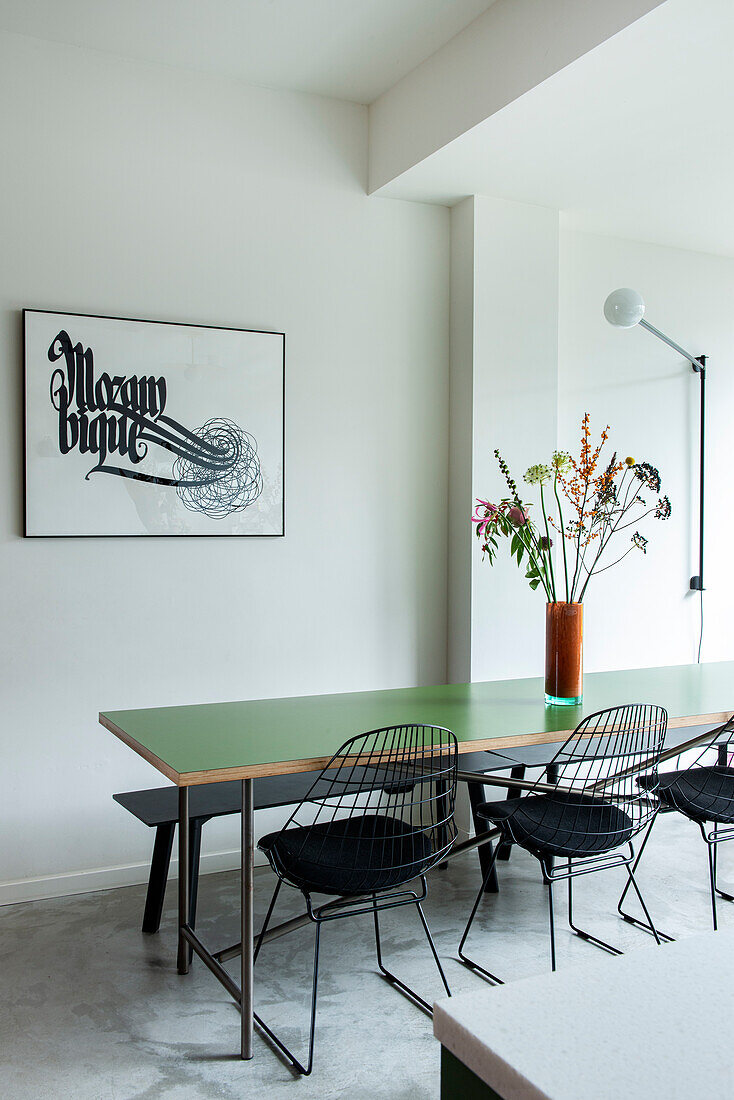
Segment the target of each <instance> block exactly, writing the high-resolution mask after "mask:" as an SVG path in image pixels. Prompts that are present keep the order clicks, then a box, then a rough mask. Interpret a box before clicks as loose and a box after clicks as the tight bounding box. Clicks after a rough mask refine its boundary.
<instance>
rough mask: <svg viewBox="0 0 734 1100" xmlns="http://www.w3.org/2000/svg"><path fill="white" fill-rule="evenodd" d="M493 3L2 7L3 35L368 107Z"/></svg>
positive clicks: (314, 0)
mask: <svg viewBox="0 0 734 1100" xmlns="http://www.w3.org/2000/svg"><path fill="white" fill-rule="evenodd" d="M492 2H493V0H0V29H3V30H6V31H14V32H16V33H18V34H27V35H32V36H34V37H36V38H44V39H47V40H48V41H51V42H63V43H66V44H67V45H72V46H85V47H88V48H89V49H93V50H101V51H103V52H105V53H111V54H117V55H120V56H123V57H132V58H137V59H139V60H143V61H151V62H158V63H160V64H164V65H175V66H179V67H181V68H186V69H196V70H199V71H202V72H207V73H213V74H216V75H219V76H226V77H233V78H236V79H240V80H245V81H248V82H249V83H251V84H263V85H266V86H268V87H274V88H288V89H292V90H294V91H304V92H311V93H315V94H318V95H326V96H335V97H336V98H339V99H351V100H354V101H356V102H358V103H371V102H372V100H374V99H376V98H377V96H379V95H380V94H381V93H382V92H384V91H386V90H387V89H388V88H390V87H392V85H393V84H395V83H396V82H397V81H398V80H399V79H400V78H401V77H403V76H405V74H406V73H408V72H410V70H411V69H414V68H415V67H416V65H419V64H420V62H421V61H423V60H425V58H426V57H428V56H430V54H432V53H434V52H435V51H436V50H438V49H439V48H440V47H441V46H443V45H444V44H445V43H446V42H448V41H449V39H451V38H453V36H454V35H456V34H458V33H459V31H461V30H462V29H463V28H464V27H465V26H467V24H469V23H471V22H472V20H474V19H476V17H477V16H478V15H480V14H481V13H482V12H483V11H486V9H487V8H489V7H491V4H492Z"/></svg>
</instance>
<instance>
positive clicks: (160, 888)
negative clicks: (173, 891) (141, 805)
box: [143, 821, 176, 933]
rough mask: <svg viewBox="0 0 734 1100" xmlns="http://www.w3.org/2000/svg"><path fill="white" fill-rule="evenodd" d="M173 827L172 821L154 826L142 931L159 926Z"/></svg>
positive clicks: (151, 929)
mask: <svg viewBox="0 0 734 1100" xmlns="http://www.w3.org/2000/svg"><path fill="white" fill-rule="evenodd" d="M175 828H176V824H175V822H173V821H170V822H166V823H165V824H164V825H158V826H157V827H156V831H155V843H154V844H153V858H152V860H151V863H150V876H149V878H148V893H147V894H146V897H145V912H144V913H143V931H144V932H148V933H153V932H157V931H158V929H159V928H160V926H161V915H162V913H163V901H164V899H165V896H166V882H167V881H168V868H169V867H170V864H171V850H172V848H173V833H174V830H175Z"/></svg>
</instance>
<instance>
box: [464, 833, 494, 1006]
mask: <svg viewBox="0 0 734 1100" xmlns="http://www.w3.org/2000/svg"><path fill="white" fill-rule="evenodd" d="M496 861H497V845H495V849H494V852H493V853H492V858H491V861H490V863H489V866H488V867H487V869H486V871H485V873H484V878H483V879H482V885H481V886H480V887H479V892H478V894H477V896H476V898H475V899H474V905H473V906H472V911H471V913H470V914H469V920H468V921H467V922H466V928H465V929H464V934H463V936H462V937H461V940H460V942H459V951H458V956H459V962H461V963H463V964H464V966H466V967H468V968H469V970H473V971H474V973H476V974H479V976H480V977H481V978H484V980H485V981H488V982H491V983H492V985H504V984H505V983H504V982H503V980H502V978H498V977H497V975H496V974H493V973H492V972H491V971H490V970H487V969H485V967H483V966H481V965H480V964H479V963H478V962H476V961H475V960H474V959H470V958H469V956H468V955H467V954H465V952H464V944H465V943H466V940H467V937H468V935H469V930H470V929H471V926H472V924H473V923H474V917H475V916H476V913H477V909H478V908H479V902H480V901H481V900H482V895H483V894H484V892H485V890H486V888H487V882H488V880H489V878H490V876H491V875H492V874H493V873H494V871H495V863H496Z"/></svg>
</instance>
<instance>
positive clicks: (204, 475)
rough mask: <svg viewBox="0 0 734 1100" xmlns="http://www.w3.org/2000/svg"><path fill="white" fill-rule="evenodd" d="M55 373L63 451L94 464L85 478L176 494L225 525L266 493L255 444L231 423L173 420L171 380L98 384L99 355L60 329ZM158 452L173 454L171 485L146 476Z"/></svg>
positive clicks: (53, 348)
mask: <svg viewBox="0 0 734 1100" xmlns="http://www.w3.org/2000/svg"><path fill="white" fill-rule="evenodd" d="M48 359H49V362H51V363H53V364H58V365H57V366H55V368H54V370H53V371H52V373H51V381H50V388H49V396H50V400H51V404H52V405H53V408H54V409H55V411H56V416H57V419H58V448H59V452H60V453H61V454H62V455H66V454H69V453H70V452H71V451H76V452H78V453H79V454H82V455H86V454H89V455H90V458H91V460H92V465H90V467H89V470H88V471H87V473H86V475H85V479H86V480H88V479H89V478H90V477H92V476H93V475H97V474H107V475H112V476H115V477H123V478H132V479H134V480H137V481H142V482H149V483H151V484H155V485H163V486H170V487H171V488H172V489H175V491H176V493H177V494H178V497H179V499H180V501H181V503H182V504H183V505H184V507H186V508H188V509H190V510H191V511H192V512H198V513H203V514H204V515H206V516H208V517H210V518H211V519H222V518H224V517H226V516H229V515H230V514H231V513H233V512H238V511H242V510H244V509H246V508H248V507H250V505H252V504H253V503H254V502H255V501H256V500H257V499H258V497H259V496H260V494H261V493H262V491H263V477H262V472H261V469H260V459H259V457H258V449H257V443H256V440H255V439H254V438H253V436H252V435H250V433H249V432H246V431H244V430H243V429H242V428H241V427H239V426H238V425H237V424H235V423H233V422H232V421H231V420H228V419H226V418H225V417H216V418H214V419H210V420H207V422H206V423H205V424H202V425H201V426H200V427H198V428H187V427H185V426H184V425H183V424H181V423H179V422H178V421H177V420H175V419H173V417H171V416H169V415H167V412H166V408H167V405H168V399H169V391H168V384H167V381H166V379H165V378H164V377H163V376H162V375H160V376H157V377H156V376H154V375H142V376H139V375H136V374H130V375H117V374H115V375H112V376H110V375H109V374H108V373H106V372H105V371H102V372H101V373H100V374H99V375H98V376H95V364H94V352H93V350H92V348H91V347H87V348H85V347H84V346H83V345H82V344H81V343H76V344H75V343H74V342H73V341H72V339H71V337H70V335H69V333H68V332H67V331H66V330H65V329H61V330H60V331H59V332H58V333H57V335H56V336H55V337H54V339H53V340H52V341H51V344H50V346H49V348H48ZM151 446H155V447H159V448H163V449H164V450H166V451H169V452H171V455H172V456H173V458H172V466H171V473H170V477H163V476H160V475H159V474H152V473H147V472H146V471H145V469H141V468H140V467H141V464H143V463H144V461H145V459H146V457H147V456H148V454H149V449H150V447H151Z"/></svg>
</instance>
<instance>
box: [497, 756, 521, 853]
mask: <svg viewBox="0 0 734 1100" xmlns="http://www.w3.org/2000/svg"><path fill="white" fill-rule="evenodd" d="M510 776H511V778H512V779H524V778H525V765H524V764H518V765H517V766H516V767H514V768H513V769H512V771H511V772H510ZM518 793H519V792H518V789H517V787H508V788H507V797H508V798H517V796H518ZM498 848H499V851H498V852H497V859H504V860H508V859H509V858H510V852H511V851H512V843H511V842H510V841H506V840H503V842H502V843H501V844H499V845H498Z"/></svg>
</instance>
